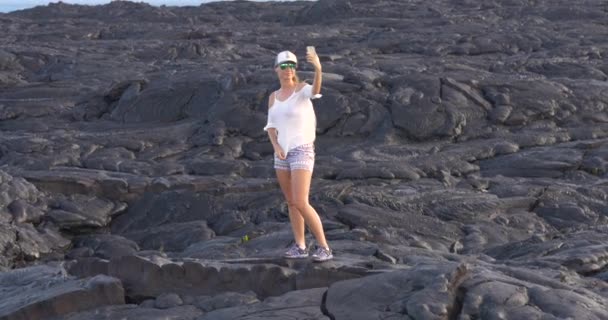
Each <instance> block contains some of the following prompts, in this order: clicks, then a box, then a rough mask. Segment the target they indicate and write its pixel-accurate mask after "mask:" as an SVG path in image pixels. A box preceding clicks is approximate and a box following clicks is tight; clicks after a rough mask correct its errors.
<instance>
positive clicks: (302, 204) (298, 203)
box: [292, 200, 310, 211]
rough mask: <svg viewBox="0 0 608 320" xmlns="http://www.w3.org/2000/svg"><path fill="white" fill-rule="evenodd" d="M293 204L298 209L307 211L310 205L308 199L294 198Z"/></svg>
mask: <svg viewBox="0 0 608 320" xmlns="http://www.w3.org/2000/svg"><path fill="white" fill-rule="evenodd" d="M292 204H293V206H294V207H295V208H296V209H298V210H300V211H305V210H306V209H308V207H309V206H310V204H309V203H308V200H294V201H293V202H292Z"/></svg>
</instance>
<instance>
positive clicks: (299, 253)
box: [283, 243, 308, 259]
mask: <svg viewBox="0 0 608 320" xmlns="http://www.w3.org/2000/svg"><path fill="white" fill-rule="evenodd" d="M283 257H284V258H287V259H303V258H308V250H306V249H302V248H300V247H298V245H297V244H295V243H294V245H293V246H291V247H290V248H289V249H288V250H287V251H285V253H284V254H283Z"/></svg>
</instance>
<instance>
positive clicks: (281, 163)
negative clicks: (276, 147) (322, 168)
mask: <svg viewBox="0 0 608 320" xmlns="http://www.w3.org/2000/svg"><path fill="white" fill-rule="evenodd" d="M314 166H315V145H314V143H309V144H303V145H301V146H297V147H295V148H293V149H291V150H289V152H287V157H286V158H285V160H281V159H279V158H278V157H277V155H276V154H275V155H274V168H275V169H276V170H308V171H310V172H312V169H313V168H314Z"/></svg>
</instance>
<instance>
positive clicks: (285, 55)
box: [274, 51, 298, 67]
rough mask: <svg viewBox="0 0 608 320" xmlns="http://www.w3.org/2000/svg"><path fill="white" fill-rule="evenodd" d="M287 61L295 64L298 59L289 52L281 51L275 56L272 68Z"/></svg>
mask: <svg viewBox="0 0 608 320" xmlns="http://www.w3.org/2000/svg"><path fill="white" fill-rule="evenodd" d="M287 61H289V62H293V63H295V64H297V63H298V58H296V55H295V54H293V53H292V52H291V51H283V52H280V53H279V54H277V58H276V59H275V60H274V66H275V67H276V66H278V65H279V64H281V63H283V62H287Z"/></svg>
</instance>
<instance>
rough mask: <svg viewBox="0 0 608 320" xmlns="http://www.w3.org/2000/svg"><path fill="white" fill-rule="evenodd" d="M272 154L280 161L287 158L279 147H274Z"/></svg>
mask: <svg viewBox="0 0 608 320" xmlns="http://www.w3.org/2000/svg"><path fill="white" fill-rule="evenodd" d="M274 154H276V155H277V158H279V159H281V160H285V158H287V155H286V154H285V151H284V150H283V148H281V146H274Z"/></svg>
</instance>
